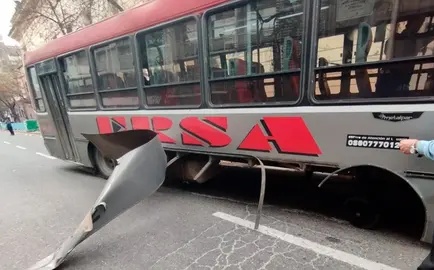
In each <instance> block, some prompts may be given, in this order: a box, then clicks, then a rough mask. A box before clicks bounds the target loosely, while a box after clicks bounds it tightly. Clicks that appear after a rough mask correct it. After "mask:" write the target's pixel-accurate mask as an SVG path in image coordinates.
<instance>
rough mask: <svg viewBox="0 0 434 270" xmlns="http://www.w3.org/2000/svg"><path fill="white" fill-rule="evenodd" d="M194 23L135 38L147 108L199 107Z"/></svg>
mask: <svg viewBox="0 0 434 270" xmlns="http://www.w3.org/2000/svg"><path fill="white" fill-rule="evenodd" d="M197 34H198V33H197V22H196V20H189V21H184V22H179V23H176V24H174V25H172V26H169V27H165V28H162V29H158V30H154V31H149V32H145V33H142V34H140V35H138V43H139V46H140V53H141V58H142V59H141V62H142V71H143V73H142V74H143V77H144V82H145V86H144V89H145V96H146V104H147V105H148V106H193V107H195V106H198V105H200V104H201V89H200V75H201V73H200V64H199V59H198V53H199V51H198V35H197Z"/></svg>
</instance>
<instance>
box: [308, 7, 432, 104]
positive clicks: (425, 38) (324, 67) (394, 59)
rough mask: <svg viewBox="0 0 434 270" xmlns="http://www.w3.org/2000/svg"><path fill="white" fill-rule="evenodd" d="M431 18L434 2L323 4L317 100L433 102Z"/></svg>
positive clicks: (316, 73) (319, 36) (318, 56)
mask: <svg viewBox="0 0 434 270" xmlns="http://www.w3.org/2000/svg"><path fill="white" fill-rule="evenodd" d="M401 2H404V1H401ZM397 5H399V6H397ZM433 17H434V1H405V4H404V3H401V4H399V1H355V0H353V1H343V0H337V1H330V0H322V1H321V11H320V19H319V30H318V47H317V59H316V60H317V61H316V62H317V64H316V69H315V75H316V87H315V99H316V100H319V101H324V100H325V101H330V100H361V99H372V98H406V100H407V99H408V98H411V97H420V96H432V94H433V93H434V57H432V56H433V54H434V20H433Z"/></svg>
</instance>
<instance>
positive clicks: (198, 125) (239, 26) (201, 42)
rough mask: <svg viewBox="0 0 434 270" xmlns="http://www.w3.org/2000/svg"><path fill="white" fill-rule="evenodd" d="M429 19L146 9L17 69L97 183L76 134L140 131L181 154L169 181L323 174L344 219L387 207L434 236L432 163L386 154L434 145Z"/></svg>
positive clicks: (226, 6) (360, 5)
mask: <svg viewBox="0 0 434 270" xmlns="http://www.w3.org/2000/svg"><path fill="white" fill-rule="evenodd" d="M433 18H434V1H431V0H367V1H358V0H236V1H229V0H201V1H197V0H183V1H178V0H151V1H149V2H148V3H146V4H143V5H141V6H138V7H136V8H133V9H130V10H127V11H124V12H122V13H120V14H118V15H115V16H113V17H111V18H108V19H106V20H104V21H102V22H98V23H95V24H92V25H90V26H87V27H85V28H82V29H80V30H78V31H76V32H73V33H70V34H68V35H65V36H63V37H60V38H57V39H55V40H53V41H50V42H48V43H47V44H45V45H44V46H42V47H40V48H38V49H36V50H34V51H31V52H27V53H26V54H25V60H24V61H25V67H26V73H27V80H28V84H29V88H30V89H31V92H32V93H31V95H32V102H33V105H34V106H35V110H36V111H37V118H38V121H39V125H40V130H41V133H42V136H43V139H44V143H45V146H46V148H47V149H48V151H49V153H50V154H51V155H53V156H55V157H57V158H59V159H62V160H66V161H71V162H75V163H79V164H83V165H85V166H89V167H93V168H95V169H97V170H98V171H99V173H100V174H101V175H102V176H104V177H106V178H107V177H109V176H110V174H111V172H112V170H113V168H114V162H113V161H111V160H109V159H107V158H105V157H104V156H103V155H102V154H101V153H99V151H98V150H97V149H96V147H95V146H94V145H92V144H91V143H89V141H87V140H86V139H85V138H84V137H83V135H82V134H83V133H84V134H89V133H99V134H101V133H112V132H120V131H124V130H136V129H150V130H153V131H155V132H157V133H158V136H159V139H160V141H161V143H162V145H163V147H164V149H165V151H166V153H167V155H168V157H174V156H179V157H182V159H180V162H178V166H174V167H173V169H171V170H170V172H169V171H168V175H170V174H171V173H174V172H175V174H176V175H178V176H180V177H182V178H183V179H187V180H190V181H196V182H198V183H203V182H205V181H207V180H208V179H210V178H211V177H213V176H215V175H216V174H217V173H218V172H219V170H220V169H221V164H222V162H223V161H229V162H241V163H245V164H247V165H248V166H255V164H256V163H255V162H252V161H253V160H254V159H253V158H257V159H259V160H261V161H262V162H263V163H264V164H265V165H267V166H269V167H270V168H271V167H273V168H295V169H296V170H299V171H302V172H304V173H305V174H306V176H311V175H313V174H314V173H315V174H316V173H322V174H324V173H325V175H326V176H324V177H323V179H322V181H321V183H319V185H318V188H319V189H320V190H322V189H326V188H327V187H332V186H333V187H336V188H339V187H342V190H344V191H345V194H346V196H347V199H346V200H345V207H346V208H347V209H348V210H349V212H350V213H351V215H350V216H349V220H350V222H351V223H352V224H353V225H355V226H357V227H360V228H365V229H374V228H378V227H379V226H381V220H382V218H383V217H384V216H385V215H387V214H388V213H393V211H394V210H396V208H397V207H399V208H398V216H403V217H404V216H405V217H411V219H409V220H410V221H409V225H414V224H415V223H417V224H419V225H420V239H421V241H423V242H429V243H431V242H432V241H431V238H432V237H433V230H434V224H433V222H434V163H433V162H432V161H430V160H428V159H424V158H420V156H417V155H411V156H407V155H403V154H401V153H400V152H399V147H398V145H399V142H400V140H402V139H404V138H418V139H432V138H433V136H434V130H433V126H434V106H433V105H434V104H433V102H434V81H433V80H434V56H433V53H434V24H433ZM246 157H252V158H251V159H249V158H246ZM312 179H313V177H306V181H311V180H312ZM312 181H313V180H312ZM344 187H345V188H344Z"/></svg>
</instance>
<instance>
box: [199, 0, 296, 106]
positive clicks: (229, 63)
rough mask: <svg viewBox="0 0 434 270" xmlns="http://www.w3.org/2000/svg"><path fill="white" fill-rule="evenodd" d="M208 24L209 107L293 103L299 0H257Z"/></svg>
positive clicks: (210, 17)
mask: <svg viewBox="0 0 434 270" xmlns="http://www.w3.org/2000/svg"><path fill="white" fill-rule="evenodd" d="M207 24H208V25H207V27H208V53H209V55H208V58H209V61H208V63H209V77H208V81H209V83H210V89H211V102H212V103H213V104H240V103H264V102H294V101H297V100H298V98H299V90H300V69H301V39H302V32H303V1H302V0H294V1H278V0H257V1H255V2H254V3H252V4H247V5H245V6H242V7H238V8H235V9H232V10H226V11H224V12H221V13H217V14H212V15H211V16H209V17H208V18H207ZM276 73H279V74H276ZM253 75H254V76H255V77H254V78H252V77H251V76H253ZM258 75H259V76H258Z"/></svg>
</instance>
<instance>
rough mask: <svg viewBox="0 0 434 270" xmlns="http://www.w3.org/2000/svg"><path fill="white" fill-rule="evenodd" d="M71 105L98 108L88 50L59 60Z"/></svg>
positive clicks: (77, 107) (79, 107) (76, 107)
mask: <svg viewBox="0 0 434 270" xmlns="http://www.w3.org/2000/svg"><path fill="white" fill-rule="evenodd" d="M59 63H60V66H61V70H62V73H63V78H64V81H65V91H66V97H67V100H68V104H69V107H70V108H72V109H93V108H96V100H95V93H94V89H93V81H92V75H91V72H90V66H89V59H88V57H87V53H86V51H81V52H78V53H74V54H71V55H69V56H66V57H64V58H62V59H60V61H59Z"/></svg>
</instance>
